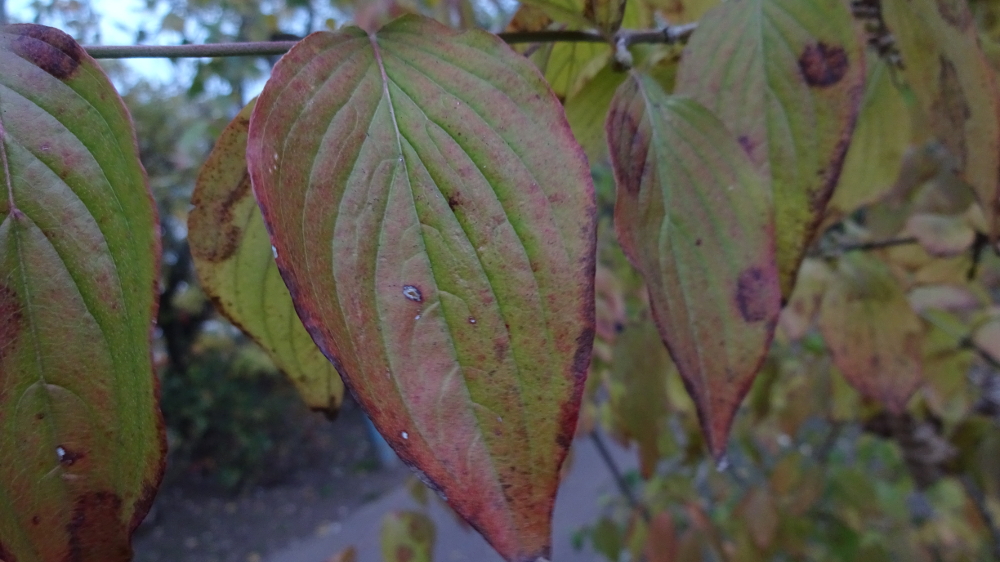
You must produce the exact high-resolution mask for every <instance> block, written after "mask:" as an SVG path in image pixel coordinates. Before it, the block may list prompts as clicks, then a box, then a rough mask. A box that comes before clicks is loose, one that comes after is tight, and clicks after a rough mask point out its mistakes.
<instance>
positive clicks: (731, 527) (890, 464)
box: [0, 0, 1000, 562]
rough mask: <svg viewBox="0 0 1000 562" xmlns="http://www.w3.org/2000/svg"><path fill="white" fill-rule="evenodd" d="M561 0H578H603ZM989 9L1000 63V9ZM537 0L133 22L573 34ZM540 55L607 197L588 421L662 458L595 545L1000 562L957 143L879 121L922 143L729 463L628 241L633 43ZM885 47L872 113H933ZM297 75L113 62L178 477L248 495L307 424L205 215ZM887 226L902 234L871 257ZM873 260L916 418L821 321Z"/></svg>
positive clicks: (660, 55)
mask: <svg viewBox="0 0 1000 562" xmlns="http://www.w3.org/2000/svg"><path fill="white" fill-rule="evenodd" d="M560 1H561V3H562V4H565V5H566V6H569V7H571V8H572V7H581V6H582V2H583V0H579V1H576V0H565V1H562V0H560ZM557 3H559V2H557ZM861 3H862V4H863V3H866V2H861ZM713 4H715V2H714V1H711V0H647V1H645V2H630V4H629V6H630V8H629V12H628V13H627V14H626V26H628V27H647V26H652V25H656V24H662V23H664V22H666V21H671V22H684V21H692V20H696V19H697V17H699V16H700V15H701V14H702V13H704V11H705V10H706V9H707V8H709V7H711V6H712V5H713ZM969 4H970V6H971V8H972V13H973V15H974V16H975V21H976V24H977V25H978V26H979V30H980V33H981V37H980V40H981V43H982V45H983V49H984V51H985V52H986V53H987V55H988V57H990V58H991V61H990V62H991V64H993V65H994V67H996V66H997V61H998V60H1000V46H998V45H1000V17H998V14H1000V9H998V8H1000V3H998V2H996V1H993V0H970V2H969ZM112 5H113V3H110V2H109V3H107V6H112ZM105 8H106V6H105ZM519 8H521V7H520V6H519V4H518V3H517V2H513V1H509V0H478V1H473V0H419V1H418V0H373V1H362V0H357V1H352V0H287V1H265V2H255V1H249V0H245V1H244V0H147V1H146V2H145V3H144V4H142V5H140V6H139V7H138V11H136V13H135V14H134V16H133V17H132V19H133V20H134V22H135V27H134V29H130V30H128V32H129V33H130V34H131V36H132V38H133V40H134V42H136V43H155V42H165V43H184V42H229V41H260V40H271V39H281V40H284V39H294V38H297V37H301V36H304V35H305V34H308V33H310V32H313V31H317V30H322V29H336V28H337V27H339V26H341V25H343V24H345V23H349V22H357V23H359V24H360V25H362V26H363V27H366V28H375V27H378V25H380V24H381V23H384V22H385V21H388V20H390V19H392V18H394V17H396V16H398V15H401V14H403V13H406V12H411V11H418V12H422V13H425V14H427V15H431V16H433V17H436V18H438V19H439V20H441V21H443V22H445V23H447V24H449V25H452V26H454V27H460V28H461V27H473V26H475V27H482V28H486V29H490V30H493V31H500V30H502V29H504V28H508V29H513V30H530V29H547V28H561V27H565V26H564V25H563V24H560V23H559V22H558V21H553V20H552V19H549V18H548V17H547V16H546V13H544V12H537V11H532V10H530V9H526V8H521V11H519V12H518V10H519ZM515 12H517V17H515ZM0 14H2V15H0V17H5V18H6V19H7V20H8V21H35V22H38V23H45V24H49V25H56V26H58V27H60V28H61V29H64V30H66V31H68V32H70V33H71V34H72V35H74V36H75V37H76V38H77V39H78V40H80V41H81V42H84V43H95V42H101V41H102V39H103V37H102V30H101V25H100V23H101V15H100V13H99V9H98V6H97V4H96V3H95V2H91V1H88V0H47V1H42V0H33V1H31V2H24V3H21V4H19V5H17V6H14V5H13V4H12V2H11V0H6V2H5V1H4V0H0ZM512 18H513V21H512ZM520 48H521V49H522V51H523V52H524V53H525V54H526V55H528V56H531V57H532V60H534V61H535V62H536V63H537V64H538V65H539V67H540V68H541V69H542V70H543V71H544V72H545V74H546V76H547V77H548V78H549V80H550V81H551V82H552V83H553V85H554V86H555V87H556V89H557V93H558V94H559V95H560V97H561V99H563V100H564V101H565V103H566V107H567V113H568V114H569V119H570V122H571V125H572V126H573V128H574V131H575V132H576V134H577V136H578V138H579V139H580V141H581V143H582V144H583V145H584V147H585V148H586V149H587V152H588V155H589V156H590V158H591V162H592V165H593V173H594V177H595V180H596V185H597V188H598V198H599V203H600V208H601V228H600V239H599V266H598V272H597V293H598V295H597V315H598V331H597V334H598V338H597V342H596V344H595V353H594V359H593V363H592V366H591V376H590V378H589V382H588V388H587V393H586V397H585V403H584V407H583V412H582V414H581V423H580V429H579V432H580V434H581V435H589V434H590V433H591V432H593V431H595V429H597V428H599V427H600V428H603V429H604V430H605V432H606V433H608V434H610V435H611V436H613V438H615V439H617V440H619V441H621V442H622V443H625V444H634V445H635V447H636V450H637V452H638V455H639V458H640V469H639V470H638V471H636V472H635V473H630V474H626V477H625V481H624V482H623V485H624V486H625V489H627V490H628V492H629V494H624V493H623V494H622V495H620V496H616V497H610V498H607V501H606V503H605V504H604V505H602V506H595V511H594V524H593V525H592V526H589V527H587V528H585V529H581V531H580V533H579V534H578V536H577V537H576V540H577V542H578V543H579V544H580V545H583V544H585V543H589V544H591V545H592V546H593V547H594V548H595V549H596V550H598V551H599V552H601V553H603V554H604V555H605V556H606V557H607V558H608V559H609V560H615V561H619V560H639V559H645V560H647V561H649V562H666V561H695V560H698V561H701V560H704V561H741V562H742V561H757V560H775V561H783V560H810V561H821V560H831V561H833V560H837V561H883V560H885V561H889V560H915V561H925V560H926V561H928V562H931V561H966V560H968V561H974V560H990V559H1000V526H998V523H997V521H998V520H1000V431H998V424H1000V363H998V361H1000V315H998V311H1000V309H998V308H997V302H998V299H1000V258H997V257H996V255H995V254H994V252H992V251H983V250H984V248H985V247H986V246H988V245H987V244H986V241H985V240H984V238H983V237H982V235H979V234H977V233H976V230H977V229H976V226H975V225H976V221H977V219H976V216H975V213H974V212H973V211H969V199H968V197H967V196H966V195H967V192H968V186H965V185H964V184H963V183H962V181H961V180H960V179H958V178H957V177H955V175H954V174H953V173H949V169H948V167H947V166H946V165H945V163H946V162H947V159H948V155H947V154H946V151H945V150H944V149H943V148H942V147H941V144H940V143H939V142H937V139H934V138H933V136H932V135H929V134H923V133H919V132H914V130H916V129H918V128H919V127H918V125H919V123H917V124H912V128H911V127H910V125H911V123H910V122H909V118H908V117H904V119H905V120H906V121H907V123H906V127H903V126H902V125H901V124H900V123H894V122H889V123H879V126H880V127H882V128H881V129H878V130H879V131H881V132H884V131H885V130H886V128H894V127H896V128H899V129H900V130H902V132H901V133H899V134H900V135H901V139H899V140H898V142H896V141H893V142H895V143H896V144H894V145H893V144H892V143H891V142H889V141H884V142H880V143H879V144H877V145H875V147H874V148H871V149H870V152H868V153H863V154H860V155H856V156H854V161H852V160H851V156H849V157H848V166H847V168H845V178H847V179H845V180H842V183H841V186H839V187H838V195H837V196H836V198H835V205H834V210H837V212H838V214H837V215H836V216H833V215H831V217H830V220H828V221H827V224H826V226H827V227H828V228H827V230H826V232H825V233H824V234H823V236H822V237H821V239H820V240H819V241H818V242H817V245H816V248H815V251H814V252H813V253H811V254H810V258H809V259H808V260H807V262H806V265H805V266H804V267H803V269H802V272H800V280H799V285H798V288H797V289H796V293H795V294H793V295H792V297H791V299H790V303H789V305H788V307H786V310H785V313H784V314H783V316H782V320H781V324H780V328H779V335H778V337H777V338H776V341H775V343H774V345H773V347H772V350H771V353H770V355H769V357H768V360H767V362H766V364H765V367H764V369H763V371H762V372H761V374H760V375H759V377H758V379H757V381H756V383H755V384H754V386H753V389H752V391H751V393H750V395H749V397H748V398H747V400H746V401H745V403H744V406H743V409H742V410H741V412H740V414H739V415H738V417H737V421H736V426H735V428H734V430H733V438H732V440H731V444H730V449H729V453H728V455H727V457H726V459H725V461H724V463H723V464H722V465H720V466H717V465H716V463H715V462H714V461H713V460H712V459H710V457H709V455H708V454H707V452H706V451H705V448H704V445H703V443H702V440H701V434H700V430H699V424H698V419H697V416H696V414H695V411H694V408H693V405H692V403H691V401H690V399H689V398H688V396H687V394H686V392H685V389H684V386H683V384H682V382H681V380H680V378H679V376H678V375H677V373H676V369H675V368H674V366H673V365H672V363H671V361H670V358H669V356H668V354H667V352H666V350H665V349H664V348H663V346H662V344H661V343H660V338H659V335H658V334H657V332H656V329H655V326H654V325H653V322H652V319H651V317H650V313H649V307H648V302H647V298H646V294H645V288H644V286H643V283H642V280H641V278H640V277H639V276H638V274H637V273H636V272H635V271H634V270H633V269H632V267H631V266H630V265H629V264H628V262H627V260H626V259H625V257H624V255H623V254H622V252H621V250H620V248H619V247H618V244H617V242H616V241H615V240H614V235H613V230H612V228H611V217H612V210H613V201H614V186H613V181H612V178H611V174H610V170H609V168H608V166H607V164H606V153H605V150H604V148H603V137H602V135H603V129H602V126H603V119H604V112H605V110H606V108H607V105H608V103H609V101H610V98H611V95H612V94H613V92H614V89H615V88H616V87H617V85H618V84H619V83H620V82H621V80H622V78H621V75H620V74H619V73H616V72H615V71H614V68H613V64H612V62H611V60H610V59H611V53H610V49H608V48H607V47H606V46H603V45H599V46H597V47H589V46H588V47H582V46H571V45H557V46H532V45H529V46H523V47H520ZM635 51H636V53H635V54H636V55H637V56H636V64H642V65H646V66H647V67H648V68H651V69H653V70H654V71H655V72H656V73H657V76H658V77H659V78H660V79H661V82H662V83H663V84H664V85H665V86H666V87H668V88H669V87H670V86H671V84H672V81H673V72H674V70H675V69H676V61H677V57H678V54H679V49H678V48H677V47H669V46H658V47H648V46H642V47H639V48H637V49H636V50H635ZM878 54H879V53H874V52H873V53H872V58H871V63H872V64H871V65H870V66H871V67H872V68H873V70H872V74H871V76H872V77H873V78H872V80H871V81H870V86H869V87H870V88H872V89H874V86H871V84H876V85H878V87H879V88H880V89H879V90H878V91H877V92H881V93H878V95H880V96H883V97H882V98H878V97H873V98H871V99H872V100H876V101H878V102H879V103H875V102H874V101H872V102H871V103H870V104H869V105H870V106H871V107H873V108H874V109H872V110H870V111H871V112H872V115H882V116H885V115H889V114H890V113H889V112H890V110H888V109H885V108H886V107H895V108H897V109H898V107H902V108H903V109H902V114H904V115H909V114H910V112H911V111H912V105H913V103H914V102H913V100H912V93H908V91H907V86H906V84H905V75H904V76H903V79H900V77H899V76H898V75H897V73H896V71H894V70H892V69H891V68H890V66H891V65H887V64H886V62H885V61H886V60H888V59H885V58H883V59H879V58H878ZM882 55H885V53H882ZM274 62H275V59H273V58H267V57H247V58H228V59H212V60H209V59H198V60H185V61H176V62H172V63H170V64H169V65H167V66H157V67H155V68H162V69H166V70H165V71H169V76H167V77H164V76H152V75H150V74H149V73H148V72H137V71H136V70H135V68H136V67H135V66H133V65H132V64H131V63H129V64H126V63H124V62H122V61H109V62H107V63H106V68H107V69H108V72H109V74H110V75H111V77H112V78H113V80H114V81H115V83H116V84H117V85H118V86H119V87H120V89H121V91H122V93H123V95H124V98H125V101H126V103H127V104H128V106H129V108H130V110H131V112H132V115H133V118H134V120H135V123H136V128H137V133H138V138H139V143H140V148H141V154H142V159H143V162H144V164H145V166H146V168H147V170H148V172H149V177H150V182H151V185H152V188H153V192H154V194H155V197H156V199H157V202H158V204H159V207H160V212H161V219H162V234H163V245H164V259H163V276H162V291H163V292H162V296H161V300H160V316H159V331H158V341H157V354H156V363H157V368H158V372H159V375H160V378H161V383H162V387H161V388H162V396H161V404H162V408H163V411H164V414H165V417H166V420H167V423H168V431H169V441H170V465H169V466H170V474H169V475H168V478H178V477H180V476H184V477H190V476H191V475H196V476H197V477H199V478H204V479H208V480H211V481H214V482H216V483H217V484H218V485H220V486H222V487H224V488H227V489H231V490H236V489H239V488H240V487H243V486H247V485H249V484H252V483H259V482H267V481H269V480H271V479H275V478H279V477H280V476H279V475H278V473H280V472H281V471H283V470H289V469H291V468H292V467H294V466H295V463H296V462H299V461H298V460H297V459H294V458H288V455H287V454H285V453H283V451H287V447H288V444H289V443H294V442H295V441H296V439H301V438H302V436H303V434H304V432H305V431H307V428H308V424H304V423H302V420H303V419H305V416H306V414H307V412H306V410H305V408H304V406H303V405H302V403H301V400H299V398H298V397H297V395H296V394H295V392H294V389H293V388H292V387H291V385H290V384H289V383H288V382H287V381H286V380H285V379H284V378H283V377H282V376H281V374H280V373H278V372H277V370H276V369H275V368H274V366H273V364H272V363H271V362H270V361H269V359H268V358H267V356H266V355H265V354H264V353H263V352H262V351H261V350H260V349H259V348H257V347H256V346H255V345H254V344H252V343H251V342H249V341H248V340H247V339H246V338H245V337H244V336H242V334H241V333H240V332H239V331H238V330H237V329H235V328H233V327H232V326H231V325H229V324H228V323H227V322H226V321H225V320H224V319H223V318H222V317H221V316H220V315H218V314H217V313H216V312H215V311H214V310H213V308H212V306H211V304H210V303H209V302H208V301H207V299H206V298H205V296H204V295H203V293H202V292H201V290H200V289H199V287H198V283H197V279H196V278H195V275H194V272H193V269H192V266H191V258H190V253H189V251H188V248H187V242H186V226H185V225H186V215H187V212H188V208H189V200H190V196H191V191H192V189H193V185H194V180H195V177H196V174H197V172H198V168H199V166H200V164H201V163H202V162H203V161H204V159H205V157H206V156H207V154H208V152H209V151H210V150H211V148H212V145H213V142H214V140H215V139H216V138H217V136H218V134H219V132H220V131H221V130H222V128H223V127H224V126H225V125H226V124H227V123H228V122H229V120H230V119H231V118H232V117H233V116H234V115H235V114H236V112H238V111H239V110H240V109H241V108H242V107H243V105H244V104H245V103H246V102H248V101H249V99H250V98H252V97H253V96H254V95H255V94H256V92H257V91H259V89H260V87H261V86H262V84H263V81H264V80H266V78H267V76H268V72H269V69H270V67H271V65H273V64H274ZM890 62H891V61H890ZM876 72H879V73H882V74H876ZM873 91H874V90H873ZM872 95H873V96H874V95H875V94H872ZM886 99H887V100H888V101H885V100H886ZM900 100H902V101H900ZM880 104H885V105H880ZM893 104H897V105H893ZM898 104H903V105H901V106H900V105H898ZM906 104H909V105H906ZM869 105H866V108H867V107H869ZM898 114H899V113H897V114H892V115H898ZM862 119H865V113H863V114H862ZM868 119H869V120H870V121H872V123H878V122H877V119H876V117H873V116H870V117H868ZM917 121H919V120H917ZM915 123H916V121H915ZM873 126H875V125H873ZM860 127H861V126H860V125H859V130H861V128H860ZM890 145H891V146H890ZM893 147H895V148H893ZM866 159H867V160H866ZM852 162H853V163H852ZM866 162H868V163H870V162H875V164H872V166H875V167H877V168H878V169H877V170H876V171H877V172H881V176H878V177H880V178H885V179H884V181H882V180H880V181H879V182H867V183H865V182H861V181H860V180H857V178H858V177H860V176H857V175H854V176H852V175H851V174H853V173H857V174H860V173H861V171H865V172H866V173H869V172H871V170H870V169H869V170H861V168H864V164H865V163H866ZM851 166H854V168H851ZM859 170H860V171H859ZM852 181H854V182H856V183H858V185H860V184H863V185H861V187H860V188H859V187H857V186H856V185H854V184H851V183H850V182H852ZM955 209H957V211H956V210H955ZM970 213H971V214H970ZM916 215H933V216H936V217H944V219H943V222H941V221H939V222H937V223H935V224H936V225H939V226H940V228H938V229H937V230H934V231H933V233H928V232H927V231H926V230H921V229H920V228H919V224H917V225H916V226H914V225H913V224H907V221H908V220H909V218H911V217H913V216H916ZM955 217H961V218H960V220H959V219H956V218H955ZM934 220H937V219H934ZM949 221H951V222H949ZM917 222H918V223H919V222H920V221H917ZM924 222H926V221H924ZM921 224H922V223H921ZM887 237H896V238H897V239H900V240H901V243H900V244H898V245H895V244H894V245H891V246H885V247H865V244H866V243H870V242H872V241H877V240H880V239H885V238H887ZM849 247H853V248H855V249H859V250H861V251H863V253H864V255H866V256H868V257H869V258H871V259H876V260H879V261H880V262H881V263H884V264H886V266H887V268H888V269H887V271H889V272H890V273H891V277H890V279H889V282H890V283H891V284H893V286H896V287H898V290H899V291H901V294H905V296H906V299H907V302H908V303H909V305H910V308H911V309H912V310H913V311H914V312H915V313H916V314H918V315H919V317H920V322H921V324H920V325H921V329H922V330H923V332H922V339H921V341H922V347H921V349H920V353H921V358H920V359H921V365H922V372H923V375H922V382H921V385H920V388H919V390H918V391H917V392H916V393H915V394H914V397H913V398H912V400H911V401H910V403H909V406H908V408H907V409H906V412H905V413H903V414H900V415H893V414H890V413H888V412H887V411H886V410H884V409H883V408H882V406H880V405H878V404H876V403H874V402H871V401H869V400H866V399H864V398H862V397H861V396H860V395H859V394H858V393H857V391H855V390H854V389H853V388H852V387H851V386H850V385H849V384H848V383H847V382H846V381H845V379H844V377H843V375H842V374H841V373H840V372H839V371H838V369H837V367H836V366H834V364H833V361H832V360H831V356H830V353H829V350H828V345H827V342H826V341H825V339H824V336H823V330H821V329H819V327H818V326H817V315H818V311H819V309H820V308H821V306H822V301H823V295H824V294H825V291H826V290H827V286H828V284H829V283H830V282H831V281H830V280H831V279H832V278H833V277H835V276H836V275H837V273H836V272H837V271H838V270H837V267H836V264H837V263H838V260H840V259H841V258H842V256H843V254H844V251H843V250H844V248H849ZM987 250H988V248H987ZM869 258H864V259H869ZM275 459H278V460H277V461H275Z"/></svg>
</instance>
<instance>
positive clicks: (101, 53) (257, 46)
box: [84, 23, 697, 59]
mask: <svg viewBox="0 0 1000 562" xmlns="http://www.w3.org/2000/svg"><path fill="white" fill-rule="evenodd" d="M696 27H697V24H696V23H689V24H685V25H668V26H666V27H664V28H662V29H622V30H620V31H619V32H618V33H616V34H615V36H614V37H613V38H612V39H611V41H610V42H611V43H612V44H617V43H622V44H624V45H625V46H629V45H636V44H639V43H662V44H668V45H669V44H673V43H678V42H681V41H685V40H687V38H688V37H690V36H691V33H693V32H694V30H695V28H696ZM498 35H499V37H500V38H501V39H503V40H504V41H506V42H507V43H510V44H512V45H513V44H518V43H566V42H570V43H607V42H609V40H608V38H607V37H604V36H603V35H601V34H599V33H595V32H593V31H572V30H551V31H519V32H512V33H500V34H498ZM295 43H296V41H254V42H240V43H205V44H200V45H86V46H84V49H85V50H86V51H87V53H89V54H90V56H92V57H94V58H95V59H141V58H171V59H176V58H215V57H255V56H274V55H283V54H285V53H287V52H288V50H289V49H291V48H292V46H294V45H295Z"/></svg>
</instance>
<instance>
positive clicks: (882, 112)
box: [826, 52, 913, 223]
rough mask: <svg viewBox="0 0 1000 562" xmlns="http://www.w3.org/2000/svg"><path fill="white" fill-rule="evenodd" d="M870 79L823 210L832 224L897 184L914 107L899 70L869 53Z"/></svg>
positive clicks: (907, 145)
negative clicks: (834, 182) (851, 134)
mask: <svg viewBox="0 0 1000 562" xmlns="http://www.w3.org/2000/svg"><path fill="white" fill-rule="evenodd" d="M867 60H868V79H867V84H866V85H865V95H864V98H863V99H862V102H861V112H860V114H859V115H858V123H857V126H856V127H855V129H854V135H853V136H852V137H851V146H850V148H849V149H848V150H847V156H846V159H845V160H844V168H843V171H842V172H841V174H840V180H839V181H838V183H837V187H836V188H835V189H834V192H833V197H832V199H830V204H829V206H828V207H827V210H826V215H827V217H826V222H827V223H832V222H833V221H836V220H839V219H841V218H843V217H844V216H847V215H849V214H851V213H853V212H854V211H855V210H857V209H858V208H860V207H862V206H864V205H867V204H869V203H872V202H874V201H876V200H878V199H879V198H880V197H882V196H883V195H885V194H886V193H887V192H888V191H889V190H890V189H891V188H892V187H893V185H895V183H896V178H897V176H899V173H900V168H901V167H902V165H903V156H904V155H905V154H906V152H907V150H908V149H909V148H910V144H911V142H912V138H913V132H912V130H911V123H910V121H911V114H912V108H911V107H910V104H908V103H907V101H906V98H905V97H904V95H903V92H902V91H901V90H900V86H899V85H898V84H897V82H898V77H896V75H895V74H894V73H897V72H898V71H897V70H896V69H894V68H892V67H890V65H889V63H888V62H887V61H886V60H885V59H882V58H877V57H876V55H875V54H874V53H871V52H869V54H868V59H867Z"/></svg>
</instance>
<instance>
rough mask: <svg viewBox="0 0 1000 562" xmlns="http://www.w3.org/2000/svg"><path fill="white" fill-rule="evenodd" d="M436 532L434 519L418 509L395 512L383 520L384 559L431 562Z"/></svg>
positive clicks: (402, 561)
mask: <svg viewBox="0 0 1000 562" xmlns="http://www.w3.org/2000/svg"><path fill="white" fill-rule="evenodd" d="M436 535H437V531H436V529H435V528H434V522H433V521H431V518H430V517H428V516H427V515H425V514H423V513H421V512H419V511H393V512H390V513H387V514H386V515H385V517H384V518H383V519H382V532H381V539H382V560H384V561H385V562H432V561H433V560H434V541H435V538H436Z"/></svg>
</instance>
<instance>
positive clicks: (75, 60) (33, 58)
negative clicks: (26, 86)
mask: <svg viewBox="0 0 1000 562" xmlns="http://www.w3.org/2000/svg"><path fill="white" fill-rule="evenodd" d="M3 32H4V33H9V34H12V35H16V36H17V38H16V39H15V40H14V41H13V44H12V45H11V50H13V51H14V53H15V54H17V56H19V57H21V58H23V59H25V60H27V61H29V62H31V63H32V64H34V65H35V66H37V67H38V68H41V69H42V70H44V71H45V72H48V73H49V74H51V75H52V76H54V77H56V78H58V79H59V80H66V79H67V78H71V77H72V76H73V75H74V74H76V71H77V69H79V68H80V61H81V60H82V59H83V56H84V51H83V47H81V46H80V45H79V44H78V43H77V42H76V41H74V40H73V38H72V37H70V36H69V35H66V34H65V33H63V32H62V31H59V30H58V29H54V28H51V27H46V26H44V25H35V24H28V23H24V24H15V25H10V26H7V27H5V28H4V29H3Z"/></svg>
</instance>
